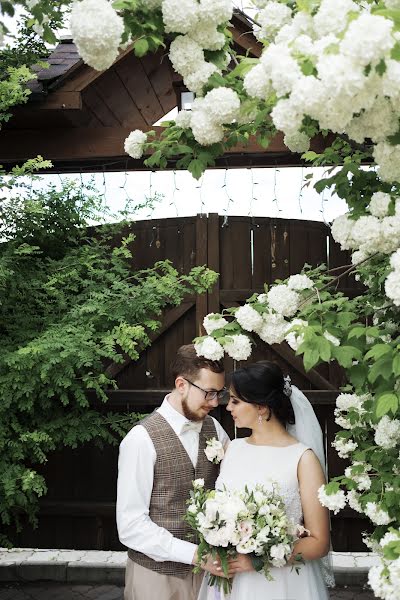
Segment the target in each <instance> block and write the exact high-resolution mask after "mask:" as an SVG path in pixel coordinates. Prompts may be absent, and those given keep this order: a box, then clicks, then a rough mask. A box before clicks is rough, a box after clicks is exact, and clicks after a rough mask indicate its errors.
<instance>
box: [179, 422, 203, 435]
mask: <svg viewBox="0 0 400 600" xmlns="http://www.w3.org/2000/svg"><path fill="white" fill-rule="evenodd" d="M202 427H203V422H202V421H187V422H186V423H184V424H183V425H182V429H181V434H182V433H185V431H196V433H200V431H201V428H202Z"/></svg>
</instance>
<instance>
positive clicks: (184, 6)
mask: <svg viewBox="0 0 400 600" xmlns="http://www.w3.org/2000/svg"><path fill="white" fill-rule="evenodd" d="M162 15H163V21H164V25H165V31H167V32H176V33H188V31H190V30H191V29H192V28H193V27H195V26H196V24H197V22H198V19H199V3H198V2H197V0H163V2H162Z"/></svg>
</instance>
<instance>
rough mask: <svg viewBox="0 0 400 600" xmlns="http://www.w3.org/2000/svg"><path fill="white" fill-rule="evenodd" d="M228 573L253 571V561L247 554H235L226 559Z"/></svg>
mask: <svg viewBox="0 0 400 600" xmlns="http://www.w3.org/2000/svg"><path fill="white" fill-rule="evenodd" d="M228 563H229V573H230V574H231V573H232V575H235V574H236V573H244V572H245V571H254V567H253V563H252V562H251V559H250V557H249V555H248V554H237V555H236V556H234V557H232V558H230V559H229V561H228Z"/></svg>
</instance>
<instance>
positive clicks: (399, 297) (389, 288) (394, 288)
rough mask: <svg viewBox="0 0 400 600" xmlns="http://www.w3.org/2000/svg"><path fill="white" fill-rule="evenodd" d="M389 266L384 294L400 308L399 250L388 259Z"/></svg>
mask: <svg viewBox="0 0 400 600" xmlns="http://www.w3.org/2000/svg"><path fill="white" fill-rule="evenodd" d="M394 218H396V217H394ZM390 266H391V267H392V268H393V271H392V272H391V273H389V275H388V276H387V278H386V281H385V292H386V295H387V297H388V298H390V300H392V302H393V304H394V305H395V306H400V248H398V249H397V250H396V252H394V253H393V254H392V256H391V257H390Z"/></svg>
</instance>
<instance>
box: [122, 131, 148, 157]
mask: <svg viewBox="0 0 400 600" xmlns="http://www.w3.org/2000/svg"><path fill="white" fill-rule="evenodd" d="M146 139H147V134H146V133H144V132H143V131H140V129H135V131H132V132H131V133H130V134H129V136H128V137H127V138H126V140H125V144H124V148H125V152H126V153H127V154H129V156H131V157H132V158H141V157H142V156H143V146H144V144H145V143H146Z"/></svg>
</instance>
